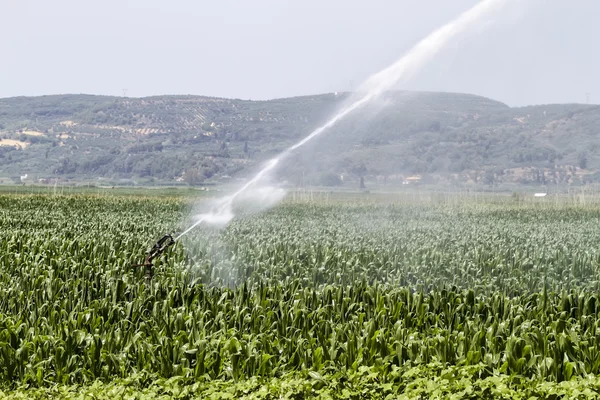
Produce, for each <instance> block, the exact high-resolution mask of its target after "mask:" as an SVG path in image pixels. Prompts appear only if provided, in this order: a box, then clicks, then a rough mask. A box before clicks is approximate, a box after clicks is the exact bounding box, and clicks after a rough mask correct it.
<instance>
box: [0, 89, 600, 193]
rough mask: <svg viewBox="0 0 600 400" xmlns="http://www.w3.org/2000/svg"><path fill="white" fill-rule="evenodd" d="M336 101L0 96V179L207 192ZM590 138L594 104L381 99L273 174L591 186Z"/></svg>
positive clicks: (595, 164) (599, 165)
mask: <svg viewBox="0 0 600 400" xmlns="http://www.w3.org/2000/svg"><path fill="white" fill-rule="evenodd" d="M350 96H351V95H350V94H348V93H340V94H323V95H315V96H304V97H294V98H285V99H275V100H269V101H250V100H240V99H223V98H212V97H202V96H157V97H147V98H124V97H107V96H93V95H54V96H40V97H16V98H6V99H0V177H5V178H11V179H12V180H14V181H19V180H20V177H21V176H24V175H27V177H28V178H27V179H34V180H36V181H38V180H39V179H42V180H44V179H45V180H52V179H60V180H83V179H98V178H101V179H103V180H105V181H108V182H113V183H114V182H117V183H118V182H130V181H132V180H135V181H137V182H142V183H155V184H157V183H175V182H178V181H180V182H181V181H183V182H187V183H191V184H206V183H214V182H221V181H224V180H226V179H229V177H232V176H244V175H245V174H247V173H248V172H249V171H251V170H252V169H254V168H256V167H257V165H259V164H260V162H261V161H264V160H265V159H267V158H269V157H271V156H273V155H275V154H277V153H278V152H280V151H282V150H283V149H285V148H286V147H287V146H289V145H291V144H293V143H294V142H296V141H298V140H300V139H301V138H303V137H304V136H306V135H308V134H309V133H310V132H311V131H312V130H313V129H315V128H316V127H318V126H319V125H320V124H322V123H324V122H325V121H326V119H327V118H328V117H330V116H331V115H332V114H333V113H334V111H335V110H337V109H339V108H340V107H342V106H343V105H344V104H345V102H347V101H348V99H349V98H350ZM599 134H600V107H599V106H591V105H580V104H564V105H540V106H530V107H522V108H510V107H508V106H507V105H505V104H503V103H500V102H497V101H494V100H490V99H487V98H484V97H480V96H474V95H467V94H453V93H423V92H418V93H409V92H390V93H386V94H385V95H384V96H382V98H381V99H379V100H378V101H377V102H375V103H374V104H371V105H370V106H368V107H365V108H364V109H361V110H360V111H359V112H358V113H355V114H353V115H352V116H350V117H349V118H347V119H345V120H343V121H341V122H340V124H338V125H337V126H336V127H335V128H334V129H332V130H331V131H330V132H327V133H324V134H323V135H322V137H320V138H319V139H317V140H315V141H314V142H311V143H310V145H308V146H307V147H306V148H303V149H302V150H301V151H298V152H297V153H296V154H294V156H293V157H292V158H290V159H289V160H287V162H286V163H285V164H284V165H283V168H282V169H281V170H280V175H281V178H283V179H286V180H289V181H291V182H293V183H297V184H302V183H311V184H324V185H338V184H341V183H342V180H345V181H347V180H351V181H358V179H359V178H361V177H362V178H366V180H367V181H372V180H376V179H377V180H382V181H386V182H393V181H401V180H404V179H406V176H408V175H418V176H419V177H420V178H421V179H436V180H445V181H448V182H455V183H471V184H493V183H497V182H519V183H542V184H544V183H546V184H550V183H582V182H586V181H594V180H597V179H600V177H599V176H600V174H598V173H597V171H598V170H599V169H600V156H599V149H600V135H599ZM6 180H8V179H6Z"/></svg>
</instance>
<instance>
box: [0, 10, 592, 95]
mask: <svg viewBox="0 0 600 400" xmlns="http://www.w3.org/2000/svg"><path fill="white" fill-rule="evenodd" d="M477 2H478V0H452V1H450V0H369V1H367V0H288V1H283V0H251V1H250V0H246V1H243V0H211V1H206V0H172V1H169V2H167V1H164V0H103V1H95V2H90V1H81V0H53V1H44V0H0V97H12V96H21V95H27V96H33V95H44V94H63V93H89V94H103V95H117V96H121V95H123V94H124V93H126V94H127V96H132V97H143V96H151V95H162V94H194V95H206V96H217V97H230V98H240V99H252V100H263V99H271V98H280V97H291V96H299V95H310V94H318V93H328V92H336V91H349V90H353V89H356V88H357V87H358V86H359V84H360V83H361V82H362V81H363V80H364V79H366V78H367V77H368V76H369V75H370V74H372V73H375V72H377V71H379V70H381V69H383V68H385V67H386V66H388V65H389V64H391V63H392V62H394V61H395V60H397V59H398V58H400V57H401V56H402V55H403V54H404V53H406V52H407V51H408V50H409V49H410V48H411V46H413V45H414V44H416V43H417V42H418V41H419V40H420V39H422V38H423V37H425V36H426V35H427V34H428V33H430V32H431V31H433V30H435V29H436V28H438V27H440V26H441V25H443V24H444V23H446V22H449V21H450V20H452V19H454V18H456V17H457V16H459V15H460V13H462V12H464V11H466V10H467V9H469V8H470V7H472V6H474V5H475V4H476V3H477ZM507 3H508V4H507V6H506V7H505V9H504V10H502V12H499V13H497V15H495V16H494V18H493V20H491V21H486V25H485V28H481V29H476V30H473V31H472V32H470V33H467V34H465V35H463V36H462V37H461V38H460V39H459V40H456V41H454V42H452V43H451V44H450V45H449V46H448V47H447V48H445V49H443V51H441V52H440V53H439V54H438V56H437V57H436V58H435V59H434V61H433V62H432V63H430V64H429V65H427V66H426V67H425V68H423V70H422V71H420V72H419V73H418V74H417V75H415V76H414V77H413V78H412V79H411V80H410V81H409V82H407V83H405V84H404V85H403V86H402V87H399V88H398V89H404V90H424V91H444V92H460V93H472V94H477V95H482V96H486V97H490V98H493V99H495V100H499V101H502V102H505V103H507V104H509V105H511V106H523V105H530V104H548V103H586V102H587V101H588V95H586V93H589V101H590V102H591V103H594V104H598V103H600V74H599V73H598V71H600V51H598V48H599V47H598V46H600V45H599V44H598V43H597V41H598V39H597V38H600V24H598V23H597V17H598V15H600V2H599V1H597V0H576V1H564V0H509V1H508V2H507ZM123 89H126V92H124V91H123Z"/></svg>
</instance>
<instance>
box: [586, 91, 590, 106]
mask: <svg viewBox="0 0 600 400" xmlns="http://www.w3.org/2000/svg"><path fill="white" fill-rule="evenodd" d="M590 97H591V93H586V94H585V100H586V102H587V103H588V104H590Z"/></svg>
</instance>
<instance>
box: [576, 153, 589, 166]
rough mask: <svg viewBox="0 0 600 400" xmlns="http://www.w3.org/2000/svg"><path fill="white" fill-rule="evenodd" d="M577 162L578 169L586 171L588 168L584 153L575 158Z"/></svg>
mask: <svg viewBox="0 0 600 400" xmlns="http://www.w3.org/2000/svg"><path fill="white" fill-rule="evenodd" d="M577 162H578V163H579V168H581V169H586V168H587V166H588V159H587V153H586V152H585V151H583V152H581V153H579V155H578V156H577Z"/></svg>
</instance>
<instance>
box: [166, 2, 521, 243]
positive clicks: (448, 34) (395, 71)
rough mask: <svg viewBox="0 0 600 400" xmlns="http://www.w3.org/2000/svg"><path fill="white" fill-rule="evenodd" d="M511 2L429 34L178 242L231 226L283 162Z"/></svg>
mask: <svg viewBox="0 0 600 400" xmlns="http://www.w3.org/2000/svg"><path fill="white" fill-rule="evenodd" d="M510 1H512V0H482V1H480V2H479V3H478V4H476V5H475V6H474V7H472V8H471V9H469V10H467V11H465V12H464V13H462V14H461V15H460V16H459V17H458V18H456V19H455V20H453V21H451V22H449V23H448V24H446V25H444V26H442V27H441V28H439V29H437V30H435V31H434V32H432V33H431V34H429V35H428V36H427V37H425V38H424V39H422V40H421V41H420V42H419V43H417V44H416V45H415V46H414V47H413V48H412V49H411V50H409V52H408V53H406V54H405V55H404V56H403V57H402V58H400V59H399V60H397V61H396V62H394V63H393V64H392V65H390V66H389V67H387V68H385V69H383V70H381V71H380V72H377V73H375V74H374V75H372V76H370V77H369V78H368V79H367V80H366V81H365V82H364V83H363V84H362V85H361V86H360V87H359V88H358V89H357V93H356V95H355V96H353V98H354V99H355V100H354V101H352V102H350V104H348V105H346V106H345V107H343V108H342V109H341V110H340V111H338V112H337V114H335V115H334V116H333V117H331V118H330V119H329V120H328V121H327V122H326V123H325V124H323V125H322V126H320V127H318V128H317V129H315V130H314V131H313V132H312V133H310V134H309V135H308V136H306V137H305V138H304V139H302V140H300V141H299V142H298V143H296V144H294V145H293V146H291V147H289V148H287V149H286V150H285V151H283V152H282V153H281V154H279V155H278V156H277V157H275V158H273V159H271V160H270V161H268V162H267V163H266V165H265V166H264V167H263V168H262V169H261V170H260V171H259V172H258V173H257V174H256V175H255V176H254V177H253V178H252V179H251V180H249V181H248V182H247V183H246V184H244V185H243V186H242V187H241V188H240V189H239V190H238V191H236V192H235V193H233V194H232V195H230V196H226V197H224V198H223V199H221V200H220V201H219V202H218V205H217V207H216V208H215V209H214V211H213V212H212V213H210V214H204V215H203V216H200V218H199V219H198V220H197V221H196V222H194V223H193V224H192V225H191V226H190V227H189V228H187V229H186V230H185V231H183V232H182V233H181V234H179V235H178V236H177V237H176V238H175V239H174V240H175V241H177V240H178V239H180V238H181V237H183V236H185V235H187V234H188V233H189V232H190V231H191V230H193V229H194V228H195V227H197V226H198V225H200V224H202V223H203V222H205V221H209V220H210V219H213V218H218V217H221V220H226V221H225V222H226V223H227V222H229V220H230V219H231V218H233V214H231V207H232V204H233V201H234V200H235V199H236V198H237V197H239V196H240V195H241V194H242V193H244V192H246V191H247V190H248V189H249V188H251V187H252V186H253V185H255V184H256V183H258V182H259V181H260V180H261V179H262V178H263V177H264V176H265V175H267V174H268V173H270V172H271V171H273V170H274V169H275V167H276V166H277V164H279V163H280V162H281V160H283V159H285V158H286V157H288V156H289V155H290V154H291V153H292V152H293V151H294V150H296V149H298V148H299V147H301V146H303V145H304V144H306V143H307V142H309V141H311V140H312V139H314V138H315V137H317V136H319V135H321V134H322V133H323V132H324V131H326V130H327V129H329V128H331V127H332V126H334V125H335V124H336V123H338V122H339V121H340V120H341V119H343V118H345V117H346V116H347V115H349V114H350V113H352V112H354V111H355V110H357V109H359V108H361V107H362V106H364V105H366V104H367V103H369V102H370V101H371V100H373V99H374V98H376V97H377V96H379V95H380V94H382V93H383V92H384V91H386V90H390V89H392V88H393V87H394V86H395V85H396V84H398V83H400V82H403V81H406V80H407V79H409V78H410V77H411V76H413V75H414V74H415V73H416V72H418V70H419V69H420V68H421V67H422V66H424V65H425V64H426V63H427V62H429V61H430V60H431V59H432V58H433V57H434V56H435V55H436V54H437V53H438V52H439V51H440V50H441V49H442V48H443V47H444V46H445V45H446V44H448V42H450V41H451V40H452V39H453V38H455V37H456V36H457V35H459V34H461V33H463V32H464V31H466V30H467V29H469V28H470V27H472V26H473V25H474V24H476V23H477V22H479V21H481V20H482V19H484V18H487V17H490V16H492V15H493V14H494V12H497V11H499V10H500V9H501V8H502V7H504V6H505V5H506V3H508V2H510ZM228 213H229V214H228Z"/></svg>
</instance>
